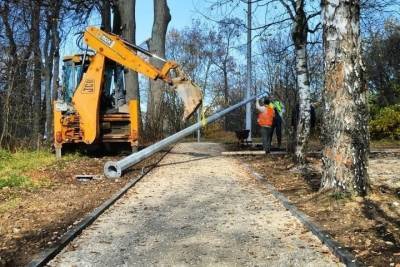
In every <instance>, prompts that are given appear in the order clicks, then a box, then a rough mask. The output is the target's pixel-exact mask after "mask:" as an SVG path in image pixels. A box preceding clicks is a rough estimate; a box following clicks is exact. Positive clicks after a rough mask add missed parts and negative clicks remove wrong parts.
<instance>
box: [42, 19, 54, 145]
mask: <svg viewBox="0 0 400 267" xmlns="http://www.w3.org/2000/svg"><path fill="white" fill-rule="evenodd" d="M47 16H48V17H49V21H48V22H47V25H46V38H45V42H44V49H43V52H44V54H45V57H44V66H43V69H44V83H45V103H46V105H45V108H46V124H45V131H44V134H45V136H46V138H49V137H50V135H51V128H52V109H51V100H52V98H51V81H52V77H53V57H54V49H55V47H54V42H53V41H52V39H53V38H52V36H51V28H52V23H53V19H52V18H53V17H52V16H50V14H47Z"/></svg>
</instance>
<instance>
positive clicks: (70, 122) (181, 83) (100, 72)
mask: <svg viewBox="0 0 400 267" xmlns="http://www.w3.org/2000/svg"><path fill="white" fill-rule="evenodd" d="M83 40H84V41H85V43H86V44H87V45H88V47H90V48H91V49H92V50H93V52H94V53H92V54H88V53H87V52H85V54H83V55H81V54H80V55H74V56H69V57H65V58H64V60H63V61H64V65H63V89H62V92H63V93H62V95H63V97H62V99H58V100H56V101H55V102H54V108H53V112H54V147H55V150H56V156H57V157H61V152H62V148H63V146H64V145H66V144H84V145H93V144H112V143H128V144H130V145H131V147H132V149H133V150H136V149H137V147H138V145H139V144H138V139H139V134H140V133H139V120H140V118H139V114H140V113H139V108H140V107H139V103H138V100H136V99H134V100H129V101H128V103H127V104H125V105H123V106H121V107H118V108H111V109H110V108H109V105H107V104H105V103H107V101H105V100H107V97H109V95H107V93H106V92H105V91H106V90H105V89H104V87H105V83H106V81H107V77H106V76H107V73H108V69H107V68H108V67H107V66H109V65H110V64H109V63H110V62H115V63H116V64H119V65H120V66H122V67H124V68H126V69H130V70H132V71H136V72H138V73H141V74H143V75H145V76H147V77H148V78H150V79H153V80H157V79H160V80H163V81H165V82H166V83H168V84H169V85H170V86H171V88H172V89H173V90H175V91H176V92H177V94H178V96H179V97H180V98H181V99H182V102H183V104H184V108H185V109H184V119H187V118H188V117H189V116H190V115H191V114H193V112H195V111H196V109H197V108H198V107H199V106H200V104H201V101H202V93H201V89H200V88H199V87H198V86H197V85H196V84H194V83H193V82H192V81H191V80H190V79H189V78H188V76H187V75H186V74H185V73H184V72H183V71H182V69H181V68H180V66H179V65H178V64H177V63H176V62H174V61H169V60H165V59H162V58H160V57H158V56H156V55H153V54H151V53H150V52H149V51H147V50H145V49H143V48H141V47H139V46H135V45H133V44H130V43H128V42H127V41H125V40H124V39H122V38H121V37H119V36H117V35H114V34H111V33H107V32H104V31H103V30H101V29H98V28H95V27H88V28H87V29H86V31H85V32H84V35H83ZM138 52H140V53H142V54H144V55H146V56H148V57H155V58H157V59H159V60H162V61H163V64H164V65H163V66H162V67H161V68H157V67H156V66H154V65H152V64H151V63H149V62H148V61H146V60H145V59H144V57H141V56H139V55H138ZM173 74H174V75H173Z"/></svg>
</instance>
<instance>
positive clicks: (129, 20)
mask: <svg viewBox="0 0 400 267" xmlns="http://www.w3.org/2000/svg"><path fill="white" fill-rule="evenodd" d="M135 5H136V0H118V1H117V13H118V15H119V18H120V23H119V25H117V27H118V29H114V31H118V33H117V34H118V35H121V36H122V37H123V38H124V39H126V40H127V41H128V42H130V43H132V44H136V19H135ZM125 90H126V96H125V99H126V101H129V100H131V99H137V100H139V79H138V73H137V72H135V71H131V70H129V71H127V72H126V73H125Z"/></svg>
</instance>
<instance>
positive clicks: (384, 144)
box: [0, 139, 400, 157]
mask: <svg viewBox="0 0 400 267" xmlns="http://www.w3.org/2000/svg"><path fill="white" fill-rule="evenodd" d="M371 147H372V148H377V149H379V148H382V149H384V148H396V147H397V148H400V140H392V139H382V140H371ZM0 157H1V155H0Z"/></svg>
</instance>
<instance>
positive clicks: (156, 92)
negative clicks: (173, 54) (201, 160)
mask: <svg viewBox="0 0 400 267" xmlns="http://www.w3.org/2000/svg"><path fill="white" fill-rule="evenodd" d="M170 21H171V14H170V12H169V8H168V5H167V0H154V23H153V29H152V33H151V39H150V51H151V53H153V54H156V55H158V56H160V57H165V38H166V33H167V28H168V24H169V22H170ZM150 63H151V64H153V65H155V66H157V67H159V68H161V67H162V66H163V62H160V61H159V60H157V59H150ZM164 86H165V84H164V82H163V81H150V92H149V94H148V102H147V121H146V122H147V126H149V127H148V129H149V131H151V132H152V133H151V134H154V135H155V137H160V135H161V132H162V119H161V117H160V108H161V102H162V94H163V89H164Z"/></svg>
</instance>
